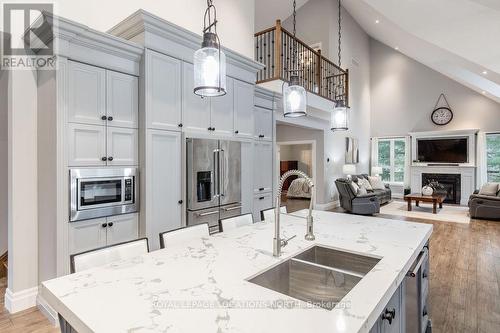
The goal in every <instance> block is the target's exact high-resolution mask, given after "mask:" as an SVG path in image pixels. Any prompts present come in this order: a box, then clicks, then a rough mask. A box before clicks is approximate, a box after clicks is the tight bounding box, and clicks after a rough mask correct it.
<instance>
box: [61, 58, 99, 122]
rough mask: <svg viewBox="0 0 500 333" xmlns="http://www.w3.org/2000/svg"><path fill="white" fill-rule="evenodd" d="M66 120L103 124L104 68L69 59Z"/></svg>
mask: <svg viewBox="0 0 500 333" xmlns="http://www.w3.org/2000/svg"><path fill="white" fill-rule="evenodd" d="M68 80H69V82H68V85H69V91H68V121H69V122H74V123H82V124H93V125H104V124H105V123H106V120H103V119H102V117H105V116H106V70H104V69H102V68H99V67H94V66H90V65H85V64H82V63H79V62H74V61H69V73H68Z"/></svg>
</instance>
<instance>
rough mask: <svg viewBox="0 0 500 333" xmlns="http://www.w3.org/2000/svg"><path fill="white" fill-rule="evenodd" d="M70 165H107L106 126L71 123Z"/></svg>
mask: <svg viewBox="0 0 500 333" xmlns="http://www.w3.org/2000/svg"><path fill="white" fill-rule="evenodd" d="M68 130H69V133H68V138H69V147H68V154H69V156H68V165H69V166H94V165H106V156H107V155H106V127H105V126H95V125H85V124H69V126H68Z"/></svg>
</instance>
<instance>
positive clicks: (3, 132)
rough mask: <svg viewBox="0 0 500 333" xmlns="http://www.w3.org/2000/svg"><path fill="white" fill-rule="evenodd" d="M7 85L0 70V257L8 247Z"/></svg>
mask: <svg viewBox="0 0 500 333" xmlns="http://www.w3.org/2000/svg"><path fill="white" fill-rule="evenodd" d="M8 85H9V72H7V71H5V70H1V69H0V255H2V254H3V253H4V252H5V251H7V247H8V236H7V235H8V233H7V225H8V216H7V200H8V197H7V193H8V182H7V174H8V170H7V166H8V164H7V161H8V141H7V139H8V119H7V116H8V97H9V96H8V94H9V89H8Z"/></svg>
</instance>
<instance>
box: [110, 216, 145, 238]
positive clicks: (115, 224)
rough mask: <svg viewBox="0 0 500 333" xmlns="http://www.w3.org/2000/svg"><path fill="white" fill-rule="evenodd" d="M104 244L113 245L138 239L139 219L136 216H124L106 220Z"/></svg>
mask: <svg viewBox="0 0 500 333" xmlns="http://www.w3.org/2000/svg"><path fill="white" fill-rule="evenodd" d="M107 223H108V226H107V234H106V244H107V245H113V244H117V243H122V242H127V241H130V240H134V239H137V238H138V237H139V219H138V216H137V214H125V215H117V216H111V217H108V218H107Z"/></svg>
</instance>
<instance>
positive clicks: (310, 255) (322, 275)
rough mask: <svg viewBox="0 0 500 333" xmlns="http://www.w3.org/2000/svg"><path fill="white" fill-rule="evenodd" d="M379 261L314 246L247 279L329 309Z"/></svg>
mask: <svg viewBox="0 0 500 333" xmlns="http://www.w3.org/2000/svg"><path fill="white" fill-rule="evenodd" d="M379 261H380V259H378V258H373V257H368V256H364V255H359V254H355V253H350V252H345V251H340V250H335V249H330V248H327V247H322V246H313V247H311V248H309V249H307V250H305V251H304V252H301V253H299V254H298V255H296V256H294V257H292V258H291V259H289V260H287V261H285V262H283V263H281V264H278V265H277V266H274V267H272V268H270V269H268V270H267V271H265V272H263V273H261V274H259V275H257V276H255V277H253V278H250V279H249V280H248V281H250V282H252V283H255V284H258V285H259V286H262V287H265V288H268V289H271V290H274V291H277V292H279V293H282V294H285V295H287V296H290V297H293V298H297V299H299V300H302V301H306V302H310V303H312V304H314V305H317V306H320V307H322V308H325V309H328V310H331V309H333V308H334V307H335V305H336V304H337V303H338V302H339V301H340V300H341V299H342V298H344V296H345V295H347V293H348V292H349V291H350V290H351V289H352V288H354V286H356V284H357V283H358V282H359V281H360V280H361V279H362V278H363V276H365V275H366V274H367V273H368V272H369V271H370V270H371V269H372V268H373V267H374V266H375V265H376V264H377V263H378V262H379Z"/></svg>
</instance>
